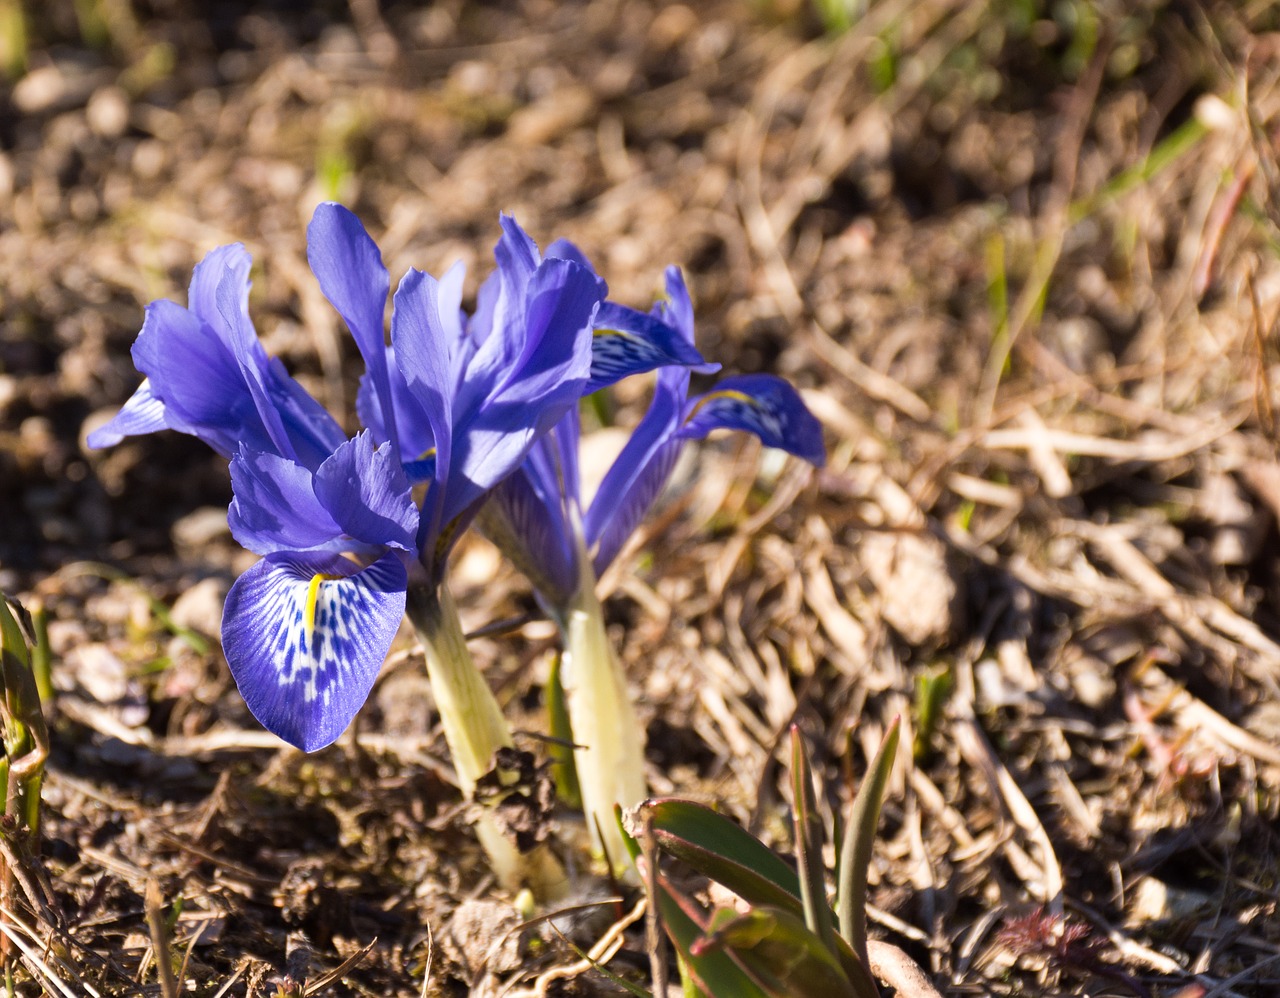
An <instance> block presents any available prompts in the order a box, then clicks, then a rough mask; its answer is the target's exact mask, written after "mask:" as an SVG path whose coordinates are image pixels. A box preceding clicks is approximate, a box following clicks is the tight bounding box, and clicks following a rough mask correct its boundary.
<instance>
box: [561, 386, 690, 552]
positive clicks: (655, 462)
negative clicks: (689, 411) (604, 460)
mask: <svg viewBox="0 0 1280 998" xmlns="http://www.w3.org/2000/svg"><path fill="white" fill-rule="evenodd" d="M688 390H689V372H688V371H687V370H685V369H683V368H664V369H663V370H661V371H659V372H658V382H657V387H656V388H655V390H654V396H653V401H652V402H651V403H650V404H649V411H648V412H646V413H645V415H644V418H643V419H642V420H641V421H640V424H639V425H638V426H637V427H636V428H635V431H634V432H633V433H632V434H631V438H630V439H629V440H628V441H627V443H626V445H625V446H624V447H623V448H622V451H621V453H619V454H618V457H617V459H616V460H615V461H614V462H613V464H612V465H611V466H610V468H609V470H608V471H607V472H606V473H605V476H604V478H603V479H602V480H601V482H600V488H599V489H598V490H597V491H596V494H595V498H594V499H592V501H591V507H590V508H589V509H588V510H587V512H586V515H585V516H584V517H583V521H582V525H583V532H584V534H585V535H586V540H587V547H588V548H589V549H592V550H594V555H593V564H594V567H595V571H596V575H597V576H599V575H600V574H601V573H603V572H604V570H605V569H606V568H608V567H609V565H610V563H611V562H612V561H613V559H614V558H616V557H617V556H618V552H619V551H621V550H622V546H623V545H624V544H626V542H627V538H629V537H630V536H631V535H632V533H634V532H635V529H636V527H638V526H639V525H640V521H641V520H642V519H644V516H645V514H646V513H647V512H648V511H649V507H650V506H652V505H653V502H654V500H655V499H657V498H658V494H659V493H660V492H661V491H662V488H663V486H664V485H666V483H667V479H668V478H669V477H670V475H671V469H672V468H674V467H675V463H676V459H677V458H678V457H679V456H680V448H681V441H680V440H679V439H677V438H676V436H675V435H676V432H677V431H678V430H679V428H680V415H681V412H682V410H683V407H684V401H685V396H686V394H687V393H688Z"/></svg>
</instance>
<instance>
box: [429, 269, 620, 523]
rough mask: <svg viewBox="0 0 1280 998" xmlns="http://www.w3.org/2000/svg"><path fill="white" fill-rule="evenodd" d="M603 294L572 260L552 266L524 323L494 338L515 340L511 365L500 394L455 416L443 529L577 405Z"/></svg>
mask: <svg viewBox="0 0 1280 998" xmlns="http://www.w3.org/2000/svg"><path fill="white" fill-rule="evenodd" d="M599 294H600V292H599V282H598V280H597V278H596V277H595V275H594V274H593V273H591V272H590V271H588V270H585V269H583V268H582V267H580V266H578V265H577V264H574V263H571V262H569V261H567V260H547V261H544V262H543V263H542V265H541V266H539V267H538V269H537V271H535V273H534V275H533V277H532V278H531V279H530V281H529V285H528V287H527V288H526V290H525V300H524V302H522V305H523V308H522V309H521V310H520V312H519V313H518V317H519V319H520V321H519V323H518V324H517V325H516V326H515V327H513V328H511V329H509V330H502V331H498V332H495V334H494V336H495V337H497V336H501V337H503V338H504V339H508V338H509V339H510V340H511V341H512V348H510V349H507V350H506V351H505V353H506V354H507V358H508V359H507V363H506V365H505V369H503V370H501V371H499V372H497V373H498V375H499V376H498V378H497V379H495V380H496V384H495V386H494V390H493V392H492V394H490V395H488V396H487V397H484V398H477V397H475V396H474V395H473V396H472V397H471V399H470V400H469V401H470V402H471V403H472V404H471V406H468V407H467V408H464V409H463V410H462V411H461V412H457V411H455V417H454V418H455V426H456V427H457V428H458V429H457V430H456V431H455V437H454V442H453V453H452V464H451V467H450V469H449V475H448V478H447V480H446V483H445V496H444V509H443V512H442V518H441V522H442V523H448V522H450V521H451V520H453V519H454V518H455V517H456V516H458V515H460V514H461V513H463V512H464V511H466V510H468V509H469V508H471V507H473V506H474V505H475V504H476V503H477V501H478V500H479V499H480V498H481V497H482V496H483V495H484V493H485V492H487V491H488V490H489V489H491V488H493V486H494V485H496V484H497V483H498V482H500V481H501V480H502V479H503V478H505V477H506V476H507V475H509V474H510V473H511V472H512V471H513V470H514V469H515V468H516V467H517V466H518V465H519V464H520V462H521V461H523V460H524V457H525V455H526V454H527V453H528V452H529V448H530V447H532V446H533V444H534V442H535V441H536V440H537V438H538V437H540V436H541V435H542V434H544V433H546V432H547V431H549V430H550V429H551V427H552V426H554V425H555V424H556V423H557V422H558V421H559V420H560V418H561V417H562V416H563V415H564V413H565V412H566V411H567V410H568V408H569V407H570V406H572V405H576V404H577V401H578V399H579V398H580V397H581V395H582V389H583V386H584V385H585V384H586V380H587V377H588V375H589V373H590V370H591V352H590V336H591V320H592V317H593V316H594V314H595V309H596V306H597V304H598V303H599V300H600V297H599ZM512 317H513V319H514V318H515V317H516V315H513V316H512ZM488 345H489V344H488V342H486V343H485V344H484V345H483V346H482V347H481V350H480V352H479V353H477V355H476V358H475V360H476V361H477V362H479V361H480V360H481V357H482V355H483V354H484V352H485V348H486V347H488ZM467 373H468V376H469V375H470V373H471V372H470V369H468V372H467ZM460 401H462V400H460Z"/></svg>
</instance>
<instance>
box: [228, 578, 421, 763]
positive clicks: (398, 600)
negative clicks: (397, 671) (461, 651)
mask: <svg viewBox="0 0 1280 998" xmlns="http://www.w3.org/2000/svg"><path fill="white" fill-rule="evenodd" d="M406 584H407V574H406V572H405V568H404V565H403V564H401V561H400V558H399V556H397V555H396V554H394V553H393V554H387V555H385V556H383V557H382V558H380V559H378V560H377V561H376V562H374V563H373V564H372V565H370V566H368V567H367V568H365V569H363V570H362V569H360V567H359V566H358V565H355V564H354V563H352V562H350V561H348V560H347V559H345V558H342V557H340V556H338V555H328V554H289V553H281V554H273V555H268V556H267V557H266V558H264V559H263V560H262V561H260V562H258V564H257V565H255V566H254V567H253V568H251V569H249V571H247V572H245V573H244V574H243V575H241V576H240V578H239V579H237V580H236V582H235V584H234V585H233V586H232V587H231V591H230V592H229V593H228V594H227V604H226V612H225V614H224V616H223V622H222V646H223V649H224V650H225V652H226V656H227V664H228V665H230V667H231V674H232V675H233V676H234V677H235V681H236V685H237V686H238V687H239V688H240V693H241V695H242V696H243V697H244V700H245V703H247V704H248V705H249V710H250V711H251V712H252V713H253V716H254V717H256V718H257V719H258V721H259V723H260V724H262V726H263V727H264V728H266V729H267V730H268V731H271V732H273V733H274V734H276V735H278V736H279V737H281V738H283V739H284V740H285V741H287V742H288V743H289V744H291V745H295V746H297V747H298V748H300V749H302V750H303V751H305V752H314V751H315V750H316V749H320V748H324V747H325V746H326V745H328V744H330V743H331V742H333V741H334V740H336V739H337V737H338V736H339V735H340V734H342V732H343V731H344V730H345V729H346V727H347V725H348V724H350V723H351V719H352V718H353V717H355V715H356V712H357V711H358V710H359V709H360V707H361V706H362V705H363V704H364V702H365V700H366V699H368V697H369V691H370V690H371V689H372V688H373V683H374V680H375V679H376V678H377V676H378V670H379V669H380V668H381V667H382V663H383V661H384V660H385V659H386V657H387V651H388V650H389V649H390V647H391V642H392V640H393V639H394V638H395V635H396V631H397V629H398V628H399V626H400V620H401V618H402V617H403V616H404V607H405V587H406Z"/></svg>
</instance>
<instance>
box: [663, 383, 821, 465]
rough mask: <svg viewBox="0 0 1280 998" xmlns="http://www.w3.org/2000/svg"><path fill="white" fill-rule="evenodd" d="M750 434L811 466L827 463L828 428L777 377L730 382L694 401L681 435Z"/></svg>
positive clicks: (795, 392) (788, 385) (794, 392)
mask: <svg viewBox="0 0 1280 998" xmlns="http://www.w3.org/2000/svg"><path fill="white" fill-rule="evenodd" d="M716 429H727V430H746V431H747V432H748V433H754V434H755V435H756V436H758V437H759V438H760V439H761V441H762V442H763V443H764V445H765V446H766V447H778V448H781V449H782V450H785V451H787V452H788V453H791V454H794V455H796V456H797V457H801V458H804V459H805V460H806V461H808V462H810V463H811V464H814V465H817V466H818V467H821V466H822V465H823V464H824V463H825V462H826V449H825V448H824V446H823V443H822V424H820V423H819V422H818V421H817V419H815V418H814V416H813V413H811V412H810V411H809V410H808V408H807V407H806V406H805V404H804V401H803V400H802V399H801V398H800V393H799V392H797V391H796V390H795V389H794V388H793V387H791V385H790V384H789V383H787V382H786V381H784V380H783V379H782V378H778V377H775V376H773V375H772V374H743V375H739V376H738V377H734V378H725V379H724V380H723V381H721V382H719V383H718V384H717V385H716V386H715V388H714V389H713V390H712V391H710V392H708V393H707V394H706V395H703V396H700V397H698V398H694V399H690V400H689V402H688V404H687V406H686V409H685V416H684V426H683V428H682V429H681V430H680V436H681V437H684V438H686V439H692V438H701V437H705V436H706V435H707V434H708V433H710V432H711V431H712V430H716Z"/></svg>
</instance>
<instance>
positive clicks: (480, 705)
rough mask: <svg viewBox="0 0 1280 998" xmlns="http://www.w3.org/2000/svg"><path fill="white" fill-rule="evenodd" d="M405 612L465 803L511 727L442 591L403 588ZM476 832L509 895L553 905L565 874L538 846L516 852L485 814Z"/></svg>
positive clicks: (448, 597)
mask: <svg viewBox="0 0 1280 998" xmlns="http://www.w3.org/2000/svg"><path fill="white" fill-rule="evenodd" d="M406 613H407V614H408V617H409V620H410V621H411V622H412V623H413V626H414V629H415V630H416V631H417V632H418V639H419V640H420V641H421V642H422V647H423V650H424V651H425V653H426V658H427V678H428V679H429V680H430V682H431V692H432V695H433V696H434V697H435V701H436V706H437V707H438V708H439V710H440V721H441V724H442V725H443V727H444V737H445V741H446V742H448V744H449V751H450V753H451V754H452V756H453V765H454V769H455V770H456V771H457V774H458V787H459V789H461V791H462V793H463V796H464V797H466V798H467V799H468V800H470V799H471V798H472V797H473V796H474V794H475V789H476V783H477V781H479V779H480V777H482V776H484V774H485V773H487V772H489V771H490V770H491V769H493V761H494V759H493V757H494V753H495V752H497V750H498V749H500V748H503V747H506V746H510V745H511V744H512V739H511V729H510V727H509V726H508V725H507V722H506V719H505V718H504V717H503V716H502V708H501V707H499V706H498V701H497V700H496V699H495V698H494V696H493V692H492V691H491V690H490V689H489V684H488V683H487V682H485V679H484V676H482V675H481V674H480V672H479V670H478V669H476V665H475V662H474V660H473V659H472V658H471V652H470V650H469V649H468V648H467V642H466V638H465V636H464V635H463V632H462V622H461V621H460V620H459V619H458V609H457V606H456V605H455V604H454V602H453V596H452V595H451V594H450V593H449V589H448V587H447V586H445V585H444V584H441V585H440V587H439V589H438V590H433V589H432V588H431V587H429V586H425V585H414V586H410V587H409V593H408V603H407V606H406ZM475 830H476V838H478V839H479V840H480V845H481V846H482V847H483V849H484V851H485V853H486V855H487V856H488V857H489V863H490V866H491V868H492V869H493V872H494V875H495V876H497V878H498V880H499V882H500V883H501V884H502V885H503V886H504V887H506V888H507V889H508V890H517V889H519V888H520V887H527V888H529V889H530V890H531V891H533V893H534V895H535V896H537V897H538V898H539V899H541V900H553V899H555V898H556V897H558V896H559V895H560V894H562V893H563V892H564V890H565V889H566V887H567V882H566V879H565V873H564V870H563V868H562V867H561V866H560V863H559V861H558V860H557V859H556V858H555V856H554V855H552V854H551V852H550V850H548V849H547V848H546V847H545V846H539V847H537V848H536V849H534V850H533V851H532V852H529V853H524V854H522V853H521V852H520V851H519V850H518V849H517V848H516V845H515V843H514V842H512V841H511V839H509V838H508V837H507V836H506V835H504V834H503V832H502V830H501V829H500V828H499V827H498V825H497V824H496V822H495V821H494V820H493V818H492V817H491V816H490V815H488V814H482V815H481V817H480V818H479V820H477V822H476V824H475Z"/></svg>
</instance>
